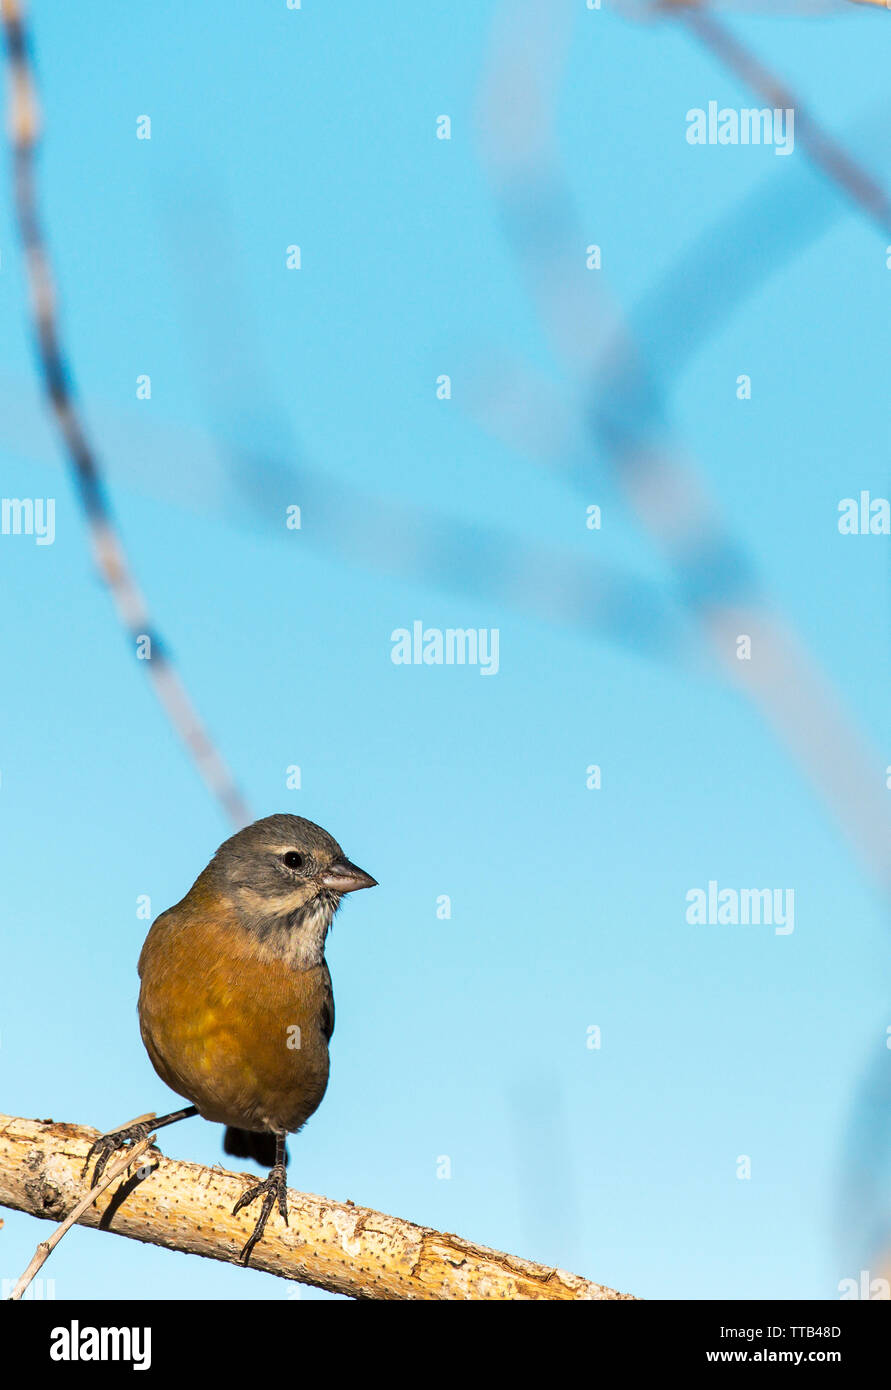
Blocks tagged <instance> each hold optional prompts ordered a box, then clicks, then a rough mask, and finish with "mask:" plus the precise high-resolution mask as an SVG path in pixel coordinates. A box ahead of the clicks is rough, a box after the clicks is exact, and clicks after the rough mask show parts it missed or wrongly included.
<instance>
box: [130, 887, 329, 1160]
mask: <svg viewBox="0 0 891 1390" xmlns="http://www.w3.org/2000/svg"><path fill="white" fill-rule="evenodd" d="M208 896H209V895H207V894H206V893H205V892H202V891H201V890H198V892H196V889H194V888H193V890H192V892H191V893H190V894H189V897H188V898H187V899H184V900H183V902H182V903H180V904H178V905H177V906H176V907H174V908H171V909H170V911H169V912H165V913H162V915H161V916H160V917H159V918H158V919H157V921H156V922H155V923H154V924H153V926H152V928H151V931H150V932H149V934H148V936H147V937H146V941H145V945H144V946H143V948H142V954H141V956H140V958H139V973H140V976H141V977H142V988H141V990H140V994H139V1024H140V1028H141V1030H142V1037H143V1041H144V1043H145V1046H146V1049H147V1050H148V1054H149V1057H150V1058H151V1060H152V1063H153V1065H154V1068H155V1070H156V1071H157V1073H158V1075H159V1076H160V1077H161V1079H162V1080H163V1081H165V1082H166V1083H167V1085H168V1086H170V1087H171V1089H172V1090H174V1091H176V1092H177V1093H178V1094H179V1095H181V1096H185V1097H186V1098H187V1099H188V1100H190V1101H191V1102H192V1104H193V1105H196V1106H197V1107H198V1110H199V1112H200V1113H201V1114H202V1115H203V1116H204V1117H205V1119H208V1120H215V1121H219V1122H220V1123H221V1124H226V1125H234V1126H237V1127H238V1128H240V1129H251V1130H265V1129H271V1130H287V1131H289V1132H291V1133H293V1132H294V1131H295V1130H297V1129H299V1128H300V1126H301V1125H302V1124H303V1123H304V1122H305V1121H306V1120H307V1119H308V1118H309V1116H310V1115H311V1114H312V1113H313V1111H314V1110H315V1109H316V1107H317V1106H318V1105H319V1103H320V1101H321V1099H322V1097H323V1096H324V1094H325V1088H326V1086H327V1084H328V1036H329V1035H330V1031H331V1019H332V1018H333V1006H332V1000H331V977H330V975H329V974H328V967H327V965H325V964H324V962H323V963H322V964H321V965H318V966H314V967H312V968H311V969H309V970H296V969H294V968H292V967H291V966H289V965H288V964H287V963H286V962H285V961H284V960H280V959H278V958H276V957H274V956H272V955H271V954H270V953H269V952H268V951H265V950H263V949H262V947H261V945H260V943H259V940H258V938H257V936H256V935H255V933H253V932H251V931H250V930H248V929H247V928H246V927H243V926H241V925H240V923H239V922H238V921H237V919H236V918H235V916H234V913H233V912H232V911H231V909H229V908H228V907H227V905H226V904H221V903H220V902H219V900H218V899H217V900H215V901H214V902H213V904H212V905H211V904H210V903H208V902H207V901H206V898H207V897H208ZM193 898H196V899H197V901H194V902H193V901H192V899H193Z"/></svg>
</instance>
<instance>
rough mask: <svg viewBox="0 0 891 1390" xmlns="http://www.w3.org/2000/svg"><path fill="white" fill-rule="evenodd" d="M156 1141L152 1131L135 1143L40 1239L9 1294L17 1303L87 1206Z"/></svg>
mask: <svg viewBox="0 0 891 1390" xmlns="http://www.w3.org/2000/svg"><path fill="white" fill-rule="evenodd" d="M154 1142H155V1135H154V1134H149V1135H147V1136H146V1138H145V1139H140V1141H139V1143H138V1144H135V1145H134V1146H133V1148H132V1149H128V1150H127V1152H126V1153H125V1154H123V1155H122V1156H121V1157H120V1158H119V1159H118V1160H117V1162H116V1163H113V1164H112V1165H111V1167H110V1168H107V1169H106V1171H105V1172H104V1173H103V1175H102V1177H101V1178H100V1179H99V1181H98V1182H97V1183H96V1185H95V1187H93V1188H91V1190H90V1191H89V1192H88V1193H87V1195H86V1197H82V1198H81V1200H80V1201H79V1202H78V1203H77V1205H76V1206H74V1207H72V1209H71V1211H70V1212H69V1213H68V1215H67V1216H66V1217H65V1220H64V1221H63V1222H61V1224H60V1225H58V1226H57V1227H56V1229H55V1230H54V1231H53V1233H52V1235H51V1236H50V1237H49V1239H48V1240H42V1241H41V1242H40V1244H39V1245H38V1247H37V1249H36V1250H35V1251H34V1255H33V1258H32V1260H31V1263H30V1264H29V1265H28V1268H27V1269H26V1270H25V1272H24V1274H23V1275H22V1276H21V1278H20V1279H19V1281H18V1283H17V1284H16V1286H15V1288H14V1289H13V1291H12V1293H11V1294H10V1295H9V1299H10V1302H15V1301H16V1299H20V1298H21V1296H22V1294H23V1293H24V1292H25V1289H26V1288H27V1287H28V1285H29V1284H30V1282H31V1280H32V1279H33V1278H34V1276H35V1274H36V1273H37V1271H38V1269H40V1268H41V1267H42V1266H43V1265H45V1264H46V1262H47V1260H48V1259H49V1257H50V1255H51V1254H52V1253H53V1251H54V1250H55V1248H56V1246H57V1245H58V1244H59V1241H60V1240H61V1239H62V1237H63V1236H64V1235H65V1233H66V1231H70V1230H71V1227H72V1226H74V1225H75V1224H76V1223H77V1222H78V1221H79V1220H80V1218H81V1216H83V1214H84V1212H85V1211H86V1210H87V1208H88V1207H91V1206H92V1205H93V1203H94V1202H95V1200H96V1198H97V1197H98V1196H99V1194H100V1192H104V1191H105V1189H106V1188H107V1187H110V1186H111V1184H112V1183H113V1182H114V1180H115V1178H117V1177H119V1176H120V1174H121V1173H123V1172H126V1170H127V1169H128V1168H129V1167H130V1166H131V1165H132V1164H133V1163H135V1161H136V1159H137V1158H141V1157H142V1155H143V1154H144V1153H145V1151H146V1149H149V1148H151V1146H152V1144H153V1143H154Z"/></svg>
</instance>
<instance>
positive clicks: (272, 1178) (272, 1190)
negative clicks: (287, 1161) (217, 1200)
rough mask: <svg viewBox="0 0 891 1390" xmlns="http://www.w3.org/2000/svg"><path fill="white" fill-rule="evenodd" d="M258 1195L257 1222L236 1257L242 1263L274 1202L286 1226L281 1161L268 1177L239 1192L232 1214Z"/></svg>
mask: <svg viewBox="0 0 891 1390" xmlns="http://www.w3.org/2000/svg"><path fill="white" fill-rule="evenodd" d="M260 1196H262V1197H263V1207H262V1209H261V1211H260V1215H259V1217H258V1218H257V1224H256V1226H255V1227H254V1229H253V1233H252V1235H251V1238H250V1240H249V1241H248V1242H247V1244H246V1245H245V1247H244V1249H243V1250H242V1252H241V1254H240V1255H239V1257H238V1258H239V1259H240V1260H241V1263H242V1264H243V1265H246V1264H247V1263H248V1261H249V1260H250V1258H251V1254H252V1252H253V1249H254V1246H255V1245H256V1244H257V1241H258V1240H259V1239H260V1237H261V1236H262V1234H263V1232H264V1231H265V1229H266V1222H267V1221H268V1220H269V1214H270V1212H271V1211H272V1208H273V1207H274V1206H275V1204H276V1202H277V1203H278V1209H279V1211H280V1212H281V1214H282V1216H283V1218H284V1222H285V1225H286V1226H287V1224H288V1181H287V1173H286V1170H285V1166H284V1164H283V1163H276V1164H275V1166H274V1167H273V1168H272V1170H271V1172H270V1174H269V1177H268V1178H265V1179H264V1181H263V1182H258V1183H257V1186H256V1187H249V1188H248V1190H247V1192H243V1193H242V1194H241V1196H240V1197H239V1199H238V1201H237V1202H236V1203H235V1206H234V1207H233V1208H232V1215H233V1216H235V1214H236V1213H237V1212H239V1211H241V1209H242V1207H246V1206H249V1205H250V1203H251V1202H253V1201H254V1200H255V1199H256V1198H257V1197H260Z"/></svg>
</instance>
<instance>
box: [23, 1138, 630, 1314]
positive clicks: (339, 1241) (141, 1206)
mask: <svg viewBox="0 0 891 1390" xmlns="http://www.w3.org/2000/svg"><path fill="white" fill-rule="evenodd" d="M96 1137H97V1131H96V1130H93V1129H87V1128H85V1127H84V1126H82V1125H73V1124H57V1123H54V1122H53V1121H52V1120H28V1119H23V1118H19V1117H16V1116H12V1115H0V1206H7V1207H12V1208H14V1209H15V1210H16V1211H24V1212H28V1213H29V1214H30V1215H31V1216H39V1217H43V1218H45V1219H47V1220H50V1221H62V1220H64V1218H65V1217H66V1216H67V1215H68V1214H69V1212H70V1211H71V1209H72V1208H73V1207H74V1206H75V1205H76V1203H77V1202H78V1201H79V1200H80V1199H81V1198H82V1197H83V1195H84V1191H85V1188H84V1184H83V1182H82V1180H81V1177H80V1171H81V1168H82V1166H83V1162H84V1159H85V1157H86V1154H87V1150H88V1149H89V1147H90V1144H91V1143H92V1142H93V1140H94V1139H95V1138H96ZM139 1163H140V1166H139V1168H138V1169H135V1170H133V1171H132V1174H131V1176H130V1177H129V1178H127V1177H126V1176H125V1177H124V1178H123V1180H122V1183H121V1185H120V1186H118V1187H113V1188H109V1189H108V1190H107V1191H106V1192H104V1193H103V1194H102V1195H101V1196H100V1197H99V1198H98V1200H97V1201H96V1203H95V1204H94V1205H93V1206H92V1207H90V1208H89V1209H88V1210H87V1211H85V1212H83V1213H82V1214H81V1216H80V1217H79V1218H78V1223H77V1224H78V1225H81V1226H91V1227H93V1228H99V1229H101V1230H111V1231H113V1232H116V1233H117V1234H118V1235H123V1236H129V1237H130V1238H131V1239H133V1240H142V1241H146V1242H148V1243H150V1244H152V1245H162V1246H164V1247H165V1248H166V1249H168V1250H184V1251H186V1252H188V1253H189V1254H193V1255H205V1256H207V1257H208V1258H209V1259H214V1260H225V1261H228V1262H229V1263H230V1264H236V1263H237V1262H238V1255H239V1252H240V1250H241V1248H242V1246H243V1245H244V1242H245V1240H246V1239H247V1237H248V1236H249V1235H250V1232H251V1230H252V1228H253V1224H254V1221H255V1219H256V1214H255V1213H253V1212H252V1211H251V1210H250V1209H248V1210H246V1211H243V1212H239V1214H238V1216H233V1215H232V1208H233V1206H234V1205H235V1203H236V1201H237V1200H238V1198H239V1197H240V1196H241V1194H242V1192H244V1191H245V1189H246V1188H247V1187H249V1186H252V1185H253V1184H254V1183H255V1182H256V1177H255V1176H254V1175H251V1174H247V1173H242V1174H238V1173H228V1172H226V1171H224V1170H223V1169H221V1168H217V1167H213V1168H204V1167H202V1166H201V1165H200V1164H198V1163H183V1162H181V1161H179V1160H176V1159H171V1158H165V1157H164V1155H163V1154H162V1153H160V1151H159V1150H158V1149H157V1148H156V1147H152V1148H151V1149H149V1151H148V1153H147V1154H144V1155H143V1156H142V1158H141V1160H139ZM288 1212H289V1216H290V1225H289V1226H286V1225H285V1224H284V1222H283V1221H282V1219H281V1217H280V1216H279V1215H278V1213H277V1212H274V1213H273V1215H272V1216H271V1217H270V1219H269V1224H268V1226H267V1227H266V1231H265V1233H264V1235H263V1239H262V1240H261V1241H260V1243H259V1245H258V1246H257V1247H256V1249H255V1250H254V1254H253V1256H252V1258H251V1268H253V1269H263V1270H266V1271H268V1272H269V1273H270V1274H278V1275H281V1276H282V1277H283V1278H285V1279H296V1280H298V1281H299V1282H300V1283H302V1284H314V1285H315V1286H316V1287H317V1288H321V1289H328V1290H329V1291H330V1292H332V1293H341V1294H347V1295H349V1296H350V1297H351V1298H381V1299H402V1298H404V1299H564V1300H566V1299H628V1298H631V1297H632V1295H630V1294H621V1293H616V1291H615V1290H614V1289H610V1288H607V1287H605V1286H604V1285H603V1284H596V1283H593V1282H592V1281H591V1280H588V1279H583V1278H581V1276H580V1275H577V1274H567V1273H566V1272H565V1271H563V1270H560V1269H551V1268H549V1267H548V1266H546V1265H539V1264H533V1263H532V1261H530V1260H523V1259H520V1258H518V1257H517V1256H515V1255H505V1254H502V1253H501V1252H500V1251H498V1250H489V1249H487V1248H486V1247H485V1246H482V1245H475V1244H474V1243H473V1242H471V1241H468V1240H463V1239H462V1238H461V1237H460V1236H455V1235H450V1234H448V1233H446V1232H443V1231H435V1230H432V1229H430V1228H429V1227H426V1226H416V1225H414V1224H413V1223H412V1222H410V1221H403V1220H402V1219H401V1218H399V1217H396V1216H386V1215H384V1214H383V1213H382V1212H377V1211H371V1210H369V1209H368V1208H367V1207H357V1206H354V1205H353V1203H351V1202H347V1203H342V1202H333V1201H330V1200H329V1199H328V1198H327V1197H315V1196H313V1195H312V1194H310V1193H306V1192H294V1191H293V1190H289V1192H288Z"/></svg>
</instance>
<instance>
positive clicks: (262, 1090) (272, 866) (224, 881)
mask: <svg viewBox="0 0 891 1390" xmlns="http://www.w3.org/2000/svg"><path fill="white" fill-rule="evenodd" d="M376 886H377V880H376V879H374V878H372V877H371V875H370V874H367V873H365V871H364V870H363V869H359V868H357V867H356V865H355V864H353V863H351V861H350V860H349V859H347V858H346V856H345V854H344V852H343V850H342V849H341V848H340V845H339V844H338V843H337V841H336V840H335V839H334V838H333V837H332V836H331V835H329V834H328V832H327V831H326V830H323V829H322V827H321V826H320V825H316V824H315V823H314V822H313V821H310V820H305V819H304V818H303V817H302V816H294V815H284V814H279V815H272V816H265V817H264V818H263V819H262V820H257V821H254V822H253V824H252V825H248V826H246V827H245V828H244V829H242V830H239V831H238V832H237V833H236V834H235V835H232V836H231V837H230V838H229V839H228V840H225V841H224V842H223V844H221V845H220V847H219V849H218V850H217V851H216V853H215V854H214V856H213V858H212V859H211V861H210V863H209V864H208V865H207V867H206V868H205V869H204V870H203V871H202V872H201V873H200V874H199V876H198V878H197V879H196V880H195V882H194V883H193V885H192V887H191V888H190V889H189V891H188V893H187V894H186V896H185V897H184V898H183V899H182V901H181V902H179V903H177V904H176V906H175V907H171V908H168V910H167V911H166V912H162V913H161V914H160V916H158V917H157V918H156V919H155V921H154V922H153V923H152V925H151V927H150V929H149V933H148V935H147V937H146V939H145V943H144V945H143V947H142V952H141V954H140V957H139V976H140V981H141V985H140V991H139V1003H138V1014H139V1026H140V1031H141V1034H142V1040H143V1043H144V1044H145V1048H146V1051H147V1052H148V1055H149V1058H150V1060H151V1062H152V1065H153V1066H154V1068H155V1071H156V1072H157V1073H158V1075H159V1076H160V1077H161V1080H162V1081H164V1082H166V1084H167V1085H168V1086H169V1087H170V1088H171V1090H173V1091H175V1092H176V1093H177V1094H178V1095H180V1096H183V1097H185V1099H187V1100H188V1101H190V1102H191V1104H190V1105H188V1106H186V1107H184V1108H183V1109H181V1110H175V1111H172V1112H171V1113H170V1114H169V1115H163V1116H161V1117H160V1119H148V1120H142V1121H140V1122H138V1123H134V1124H131V1125H128V1126H126V1127H125V1128H123V1129H119V1130H113V1131H110V1132H109V1133H108V1134H103V1135H100V1136H99V1138H98V1139H97V1140H96V1141H95V1142H94V1143H93V1144H92V1146H91V1148H90V1151H89V1153H88V1154H87V1158H86V1162H85V1163H84V1167H83V1174H82V1176H84V1175H86V1173H87V1172H88V1170H89V1166H90V1163H91V1162H94V1163H95V1166H94V1172H93V1182H94V1184H95V1182H97V1181H98V1179H99V1177H100V1176H101V1173H102V1171H103V1170H104V1168H105V1165H106V1164H107V1162H108V1159H109V1158H110V1157H111V1155H112V1154H113V1153H115V1152H116V1151H117V1150H118V1149H121V1148H123V1147H125V1146H126V1145H128V1144H133V1143H137V1142H139V1140H141V1139H144V1138H146V1137H147V1136H148V1135H149V1134H150V1133H152V1132H153V1131H154V1130H156V1129H160V1128H161V1127H163V1126H164V1125H168V1124H175V1123H176V1122H177V1121H178V1120H183V1119H187V1118H189V1117H190V1116H193V1115H201V1116H203V1117H204V1119H206V1120H211V1121H216V1122H218V1123H220V1124H223V1125H225V1126H226V1131H225V1135H224V1140H223V1149H224V1152H225V1153H228V1154H231V1155H232V1156H233V1157H237V1158H253V1159H255V1160H256V1161H257V1162H258V1163H259V1164H261V1166H263V1167H267V1168H269V1169H270V1174H269V1177H268V1178H266V1179H265V1180H264V1181H263V1182H261V1183H258V1184H257V1185H256V1186H255V1187H252V1188H251V1189H250V1190H248V1191H246V1192H245V1193H244V1194H243V1195H242V1196H241V1197H240V1198H239V1200H238V1202H237V1203H236V1204H235V1207H234V1208H233V1215H234V1214H235V1213H236V1212H238V1211H241V1209H242V1208H243V1207H246V1206H249V1205H250V1204H251V1203H252V1202H254V1201H256V1200H257V1198H262V1207H261V1210H260V1214H259V1217H258V1219H257V1223H256V1225H255V1227H254V1230H253V1232H252V1234H251V1236H250V1239H249V1240H248V1241H247V1243H246V1244H245V1246H244V1248H243V1249H242V1251H241V1254H240V1256H239V1258H240V1260H241V1262H242V1263H243V1264H245V1265H247V1264H248V1263H249V1262H250V1257H251V1254H252V1252H253V1250H254V1247H255V1246H256V1244H257V1242H258V1241H259V1240H260V1238H261V1236H262V1235H263V1231H264V1230H265V1228H266V1223H267V1220H268V1218H269V1215H270V1213H271V1211H272V1210H273V1208H274V1207H275V1205H276V1204H277V1205H278V1209H279V1211H280V1212H281V1215H282V1217H283V1218H284V1221H285V1223H286V1224H287V1221H288V1209H287V1163H288V1154H287V1149H286V1147H285V1136H286V1135H287V1134H296V1133H297V1131H298V1130H300V1129H301V1128H302V1127H303V1125H304V1124H305V1123H306V1121H307V1120H308V1119H309V1117H310V1115H312V1114H314V1112H315V1111H316V1110H317V1109H318V1107H319V1105H320V1104H321V1101H322V1098H323V1096H324V1095H325V1091H326V1088H327V1085H328V1070H329V1059H328V1045H329V1043H330V1041H331V1035H332V1033H333V1032H334V995H333V992H332V987H331V975H330V973H329V970H328V965H327V963H326V961H325V942H326V938H327V936H328V932H329V929H330V927H331V924H332V921H333V919H334V914H335V913H336V912H337V910H338V908H339V907H340V903H341V899H342V897H343V896H344V894H346V893H353V892H355V891H356V890H357V889H361V888H374V887H376Z"/></svg>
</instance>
